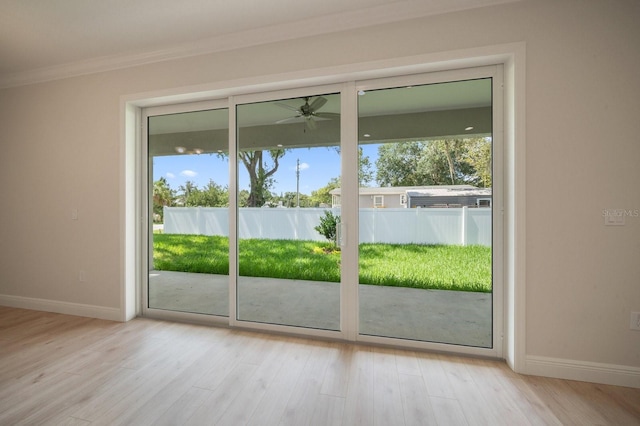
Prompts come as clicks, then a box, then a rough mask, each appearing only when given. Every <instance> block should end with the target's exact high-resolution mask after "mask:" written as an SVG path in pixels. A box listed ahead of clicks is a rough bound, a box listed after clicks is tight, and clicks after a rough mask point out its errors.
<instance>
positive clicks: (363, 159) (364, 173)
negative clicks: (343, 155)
mask: <svg viewBox="0 0 640 426" xmlns="http://www.w3.org/2000/svg"><path fill="white" fill-rule="evenodd" d="M371 167H372V166H371V161H370V160H369V157H368V156H366V155H364V151H363V150H362V147H359V148H358V184H359V185H360V186H367V185H368V184H369V183H370V182H371V181H372V180H373V170H371Z"/></svg>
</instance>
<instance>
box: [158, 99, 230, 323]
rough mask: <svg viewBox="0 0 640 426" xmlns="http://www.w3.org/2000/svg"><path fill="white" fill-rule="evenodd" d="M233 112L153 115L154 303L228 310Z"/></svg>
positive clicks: (220, 311) (219, 312)
mask: <svg viewBox="0 0 640 426" xmlns="http://www.w3.org/2000/svg"><path fill="white" fill-rule="evenodd" d="M228 117H229V111H228V109H226V108H223V109H214V110H202V111H193V112H184V113H175V114H164V115H157V116H151V117H149V119H148V125H147V129H148V130H147V133H148V169H149V174H148V176H149V179H148V181H149V185H148V200H149V215H150V220H149V222H150V223H151V224H152V225H151V229H150V230H149V245H148V247H149V250H148V253H149V259H148V264H149V280H148V291H147V301H146V302H147V307H148V308H151V309H163V310H169V311H178V312H188V313H198V314H209V315H220V316H227V315H228V314H229V284H228V283H229V278H228V274H229V192H228V189H229V166H228V140H229V125H228Z"/></svg>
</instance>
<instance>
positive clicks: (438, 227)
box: [358, 78, 493, 348]
mask: <svg viewBox="0 0 640 426" xmlns="http://www.w3.org/2000/svg"><path fill="white" fill-rule="evenodd" d="M358 111H359V113H358V129H359V149H360V152H361V156H360V168H361V169H363V168H364V169H366V167H367V165H368V164H375V169H374V170H373V173H371V174H370V175H368V178H369V179H368V181H365V182H360V184H361V185H360V191H359V200H358V204H359V229H360V236H359V240H360V247H359V283H360V285H359V293H358V294H359V306H358V309H359V333H360V334H361V335H369V336H379V337H391V338H400V339H409V340H416V341H426V342H437V343H450V344H457V345H466V346H475V347H482V348H491V347H492V346H493V337H492V330H493V322H492V314H493V309H492V306H493V305H492V289H493V277H492V265H493V262H492V195H493V191H492V139H493V135H492V133H493V130H492V79H491V78H480V79H473V80H464V81H455V82H444V83H437V84H423V85H419V84H418V85H416V84H410V85H402V86H398V87H389V88H378V89H374V90H361V91H360V92H359V96H358Z"/></svg>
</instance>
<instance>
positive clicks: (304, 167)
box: [293, 163, 311, 171]
mask: <svg viewBox="0 0 640 426" xmlns="http://www.w3.org/2000/svg"><path fill="white" fill-rule="evenodd" d="M298 167H299V170H300V171H303V170H307V169H308V168H309V167H311V166H310V165H309V164H307V163H300V166H298ZM295 169H296V168H295V167H294V168H293V170H295Z"/></svg>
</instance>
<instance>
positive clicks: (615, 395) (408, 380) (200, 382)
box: [0, 307, 640, 426]
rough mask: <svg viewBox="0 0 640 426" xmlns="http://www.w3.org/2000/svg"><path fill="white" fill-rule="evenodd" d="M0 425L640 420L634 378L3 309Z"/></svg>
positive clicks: (584, 422)
mask: <svg viewBox="0 0 640 426" xmlns="http://www.w3.org/2000/svg"><path fill="white" fill-rule="evenodd" d="M0 424H2V425H16V424H29V425H32V424H47V425H49V424H51V425H59V424H61V425H117V424H126V425H183V424H185V425H213V424H216V425H234V426H236V425H245V424H251V425H260V426H263V425H296V426H299V425H315V424H317V425H384V426H388V425H420V424H432V425H436V424H437V425H467V424H479V425H510V426H511V425H529V424H532V425H554V424H565V425H573V424H575V425H592V424H593V425H596V424H597V425H638V424H640V389H632V388H623V387H615V386H605V385H595V384H588V383H582V382H572V381H566V380H556V379H546V378H540V377H528V376H520V375H517V374H515V373H513V372H512V371H511V370H510V369H509V368H508V367H507V366H506V365H505V364H504V363H502V362H498V361H488V360H479V359H473V358H464V357H457V356H448V355H437V354H432V353H423V352H415V351H405V350H393V349H387V348H374V347H367V346H358V345H351V344H343V343H335V342H321V341H315V340H307V339H301V338H294V337H283V336H273V335H268V334H260V333H254V332H247V331H239V330H230V329H224V328H215V327H205V326H198V325H188V324H178V323H169V322H162V321H153V320H148V319H135V320H133V321H130V322H128V323H114V322H108V321H102V320H96V319H89V318H81V317H74V316H67V315H59V314H51V313H44V312H35V311H28V310H21V309H13V308H5V307H0Z"/></svg>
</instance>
